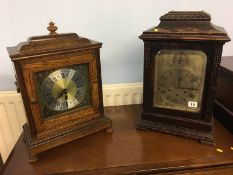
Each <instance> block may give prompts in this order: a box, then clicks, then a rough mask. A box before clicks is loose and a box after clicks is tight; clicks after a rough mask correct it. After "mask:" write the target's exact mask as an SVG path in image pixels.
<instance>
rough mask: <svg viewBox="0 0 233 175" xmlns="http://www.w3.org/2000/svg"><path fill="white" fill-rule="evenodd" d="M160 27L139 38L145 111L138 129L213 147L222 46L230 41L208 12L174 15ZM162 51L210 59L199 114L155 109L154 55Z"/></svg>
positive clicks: (170, 14) (163, 17)
mask: <svg viewBox="0 0 233 175" xmlns="http://www.w3.org/2000/svg"><path fill="white" fill-rule="evenodd" d="M160 21H161V22H160V23H159V25H158V26H156V27H153V28H151V29H148V30H146V31H144V32H143V34H142V35H141V36H140V37H139V38H140V39H142V40H143V41H144V79H143V85H144V86H143V111H142V119H141V121H140V122H139V124H138V129H143V130H155V131H161V132H165V133H170V134H174V135H180V136H183V137H188V138H193V139H196V140H199V141H200V142H202V143H206V144H210V145H214V137H213V132H214V131H213V119H212V118H213V104H214V98H215V91H216V84H217V83H216V82H217V76H218V70H219V67H220V61H221V55H222V48H223V44H224V43H225V42H227V41H230V38H229V37H228V36H227V33H226V32H225V31H224V29H223V28H220V27H217V26H215V25H213V24H212V23H211V22H210V15H208V14H207V13H205V12H176V11H172V12H169V13H167V14H165V15H163V16H162V17H161V18H160ZM163 49H184V50H199V51H202V52H204V53H205V54H206V56H207V67H206V73H205V84H204V89H203V95H202V96H203V97H202V102H201V110H200V112H197V113H194V112H186V111H182V110H173V109H168V108H159V107H154V106H153V100H154V99H153V97H154V88H155V87H154V85H155V84H156V83H155V82H156V79H155V77H154V72H155V71H156V70H155V61H156V60H155V59H156V58H155V55H156V54H157V53H158V52H159V51H161V50H163Z"/></svg>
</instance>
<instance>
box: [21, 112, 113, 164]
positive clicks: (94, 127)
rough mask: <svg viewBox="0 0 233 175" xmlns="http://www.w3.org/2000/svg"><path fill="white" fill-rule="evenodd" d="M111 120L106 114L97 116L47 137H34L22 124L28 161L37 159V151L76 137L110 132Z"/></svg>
mask: <svg viewBox="0 0 233 175" xmlns="http://www.w3.org/2000/svg"><path fill="white" fill-rule="evenodd" d="M111 126H112V121H111V120H110V119H109V118H107V117H106V116H102V117H99V118H97V119H95V120H92V121H91V122H86V123H82V124H80V125H78V126H77V127H76V128H75V129H71V130H65V131H63V132H61V133H59V134H57V135H54V136H52V137H50V138H47V139H34V138H33V136H32V134H31V131H30V128H29V126H28V124H27V123H26V124H24V126H23V131H24V141H25V143H26V145H27V148H28V152H29V158H28V159H29V162H36V161H37V160H38V159H39V153H41V152H44V151H46V150H48V149H51V148H54V147H57V146H59V145H62V144H65V143H67V142H70V141H73V140H76V139H78V138H81V137H84V136H87V135H90V134H92V133H95V132H98V131H101V130H104V129H106V132H107V133H109V132H112V129H111Z"/></svg>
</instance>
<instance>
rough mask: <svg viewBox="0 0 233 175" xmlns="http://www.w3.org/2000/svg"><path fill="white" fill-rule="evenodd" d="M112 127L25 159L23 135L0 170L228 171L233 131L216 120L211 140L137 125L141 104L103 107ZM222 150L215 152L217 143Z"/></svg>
mask: <svg viewBox="0 0 233 175" xmlns="http://www.w3.org/2000/svg"><path fill="white" fill-rule="evenodd" d="M105 114H106V115H108V116H109V117H110V118H111V119H112V121H113V130H114V131H113V133H112V134H107V133H106V132H102V131H101V132H98V133H95V134H92V135H90V136H88V137H84V138H82V139H79V140H76V141H73V142H71V143H68V144H65V145H63V146H60V147H57V148H54V149H51V150H49V151H46V152H44V153H42V154H41V157H40V160H39V161H38V162H36V163H33V164H30V163H29V162H28V159H27V156H28V154H27V150H26V145H25V144H24V143H23V141H22V137H21V138H20V139H19V141H18V143H17V144H16V146H15V148H14V153H13V155H12V157H11V160H10V161H9V163H8V165H7V167H6V168H5V170H4V173H3V175H12V174H21V175H23V174H30V175H33V174H72V175H74V174H77V175H79V174H82V175H83V174H101V175H104V174H108V175H111V174H163V175H164V174H166V175H168V174H169V175H170V174H177V175H178V174H194V175H203V174H206V175H210V174H214V175H219V174H224V175H230V174H231V173H232V172H233V167H232V166H233V150H231V147H233V136H232V134H231V133H230V132H229V131H228V130H227V129H225V128H224V127H223V126H222V125H221V124H220V123H219V122H218V121H215V125H214V130H215V138H216V146H215V147H213V146H208V145H203V144H200V143H198V142H197V141H195V140H190V139H185V138H182V137H177V136H173V135H168V134H164V133H160V132H150V131H147V132H146V131H138V130H136V129H135V128H136V122H138V120H139V118H140V115H141V105H131V106H118V107H107V108H105ZM217 148H218V149H221V150H223V152H218V151H216V149H217Z"/></svg>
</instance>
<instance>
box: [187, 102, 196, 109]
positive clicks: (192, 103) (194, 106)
mask: <svg viewBox="0 0 233 175" xmlns="http://www.w3.org/2000/svg"><path fill="white" fill-rule="evenodd" d="M188 107H190V108H197V102H196V101H188Z"/></svg>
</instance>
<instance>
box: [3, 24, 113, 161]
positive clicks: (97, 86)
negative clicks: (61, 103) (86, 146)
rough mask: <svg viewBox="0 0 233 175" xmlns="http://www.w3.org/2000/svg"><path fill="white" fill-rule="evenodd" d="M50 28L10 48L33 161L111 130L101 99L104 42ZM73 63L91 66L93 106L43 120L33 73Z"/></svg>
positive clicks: (30, 158) (25, 130) (30, 157)
mask: <svg viewBox="0 0 233 175" xmlns="http://www.w3.org/2000/svg"><path fill="white" fill-rule="evenodd" d="M51 27H52V28H53V27H55V26H53V23H52V24H51V23H50V26H49V27H48V30H49V31H50V34H49V35H43V36H35V37H30V38H29V39H28V40H27V42H22V43H19V44H18V45H17V46H15V47H8V48H7V50H8V53H9V55H10V58H11V60H12V61H13V63H14V67H15V71H16V75H17V77H16V78H17V82H18V85H19V87H20V92H21V94H22V98H23V103H24V106H25V111H26V116H27V122H28V124H25V125H24V133H25V135H26V142H27V146H28V150H29V160H30V161H34V160H33V159H35V160H36V159H37V157H38V156H37V155H38V154H39V153H41V152H43V151H45V150H48V149H50V148H53V147H55V146H58V145H61V144H64V143H67V142H69V141H72V140H74V139H77V138H79V137H83V136H85V135H88V134H92V133H94V132H97V131H99V130H102V129H107V128H111V120H110V119H108V118H107V117H106V116H105V115H104V109H103V100H102V80H101V65H100V48H101V46H102V43H100V42H96V41H93V40H90V39H87V38H83V37H80V36H78V35H77V34H76V33H67V34H57V33H56V32H55V30H56V28H55V29H54V30H53V29H50V28H51ZM74 64H77V65H78V64H88V67H89V81H90V92H91V95H90V96H91V97H90V98H91V106H90V107H86V108H84V109H80V110H78V111H70V112H68V113H64V114H61V115H59V116H57V117H52V118H49V119H44V118H43V117H42V116H41V115H40V114H41V113H40V107H39V103H38V94H37V93H36V87H35V86H36V85H35V84H36V79H35V76H33V74H34V73H37V72H39V71H46V70H50V69H57V68H60V67H65V66H70V65H74ZM35 156H36V158H35Z"/></svg>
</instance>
